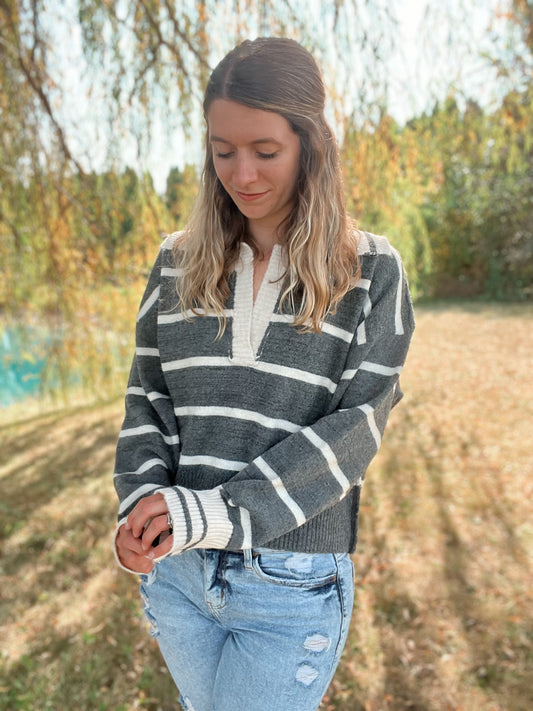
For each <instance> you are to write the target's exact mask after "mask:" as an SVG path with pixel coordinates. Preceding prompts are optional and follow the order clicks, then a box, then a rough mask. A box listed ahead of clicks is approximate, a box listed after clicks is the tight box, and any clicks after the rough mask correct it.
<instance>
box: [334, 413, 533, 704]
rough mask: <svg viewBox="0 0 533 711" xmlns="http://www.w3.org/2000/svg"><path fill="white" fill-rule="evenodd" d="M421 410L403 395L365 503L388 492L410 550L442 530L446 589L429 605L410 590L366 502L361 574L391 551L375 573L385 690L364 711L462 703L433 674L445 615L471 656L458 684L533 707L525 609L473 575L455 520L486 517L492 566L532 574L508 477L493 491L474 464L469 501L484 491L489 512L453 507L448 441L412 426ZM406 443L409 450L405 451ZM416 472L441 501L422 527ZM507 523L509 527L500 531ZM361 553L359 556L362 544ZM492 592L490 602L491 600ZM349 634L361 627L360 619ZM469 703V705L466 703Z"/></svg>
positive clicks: (470, 551) (394, 521) (531, 633)
mask: <svg viewBox="0 0 533 711" xmlns="http://www.w3.org/2000/svg"><path fill="white" fill-rule="evenodd" d="M418 415H419V413H417V412H416V403H413V402H410V403H408V404H406V405H404V409H403V411H402V417H401V418H398V419H396V420H395V424H394V428H393V429H392V431H391V432H389V433H388V435H387V446H386V448H385V451H384V452H383V456H381V459H380V464H379V469H378V470H377V471H376V470H375V471H373V472H372V473H371V476H370V478H369V481H368V482H367V483H365V489H364V494H363V503H364V501H368V500H372V499H374V501H376V502H378V500H379V502H380V503H382V502H383V501H384V500H386V501H387V502H389V509H388V510H389V511H392V514H390V518H389V524H390V527H391V533H393V530H392V529H393V528H395V527H398V529H399V530H402V531H404V532H405V536H404V539H403V540H404V544H406V545H407V546H408V545H409V541H412V542H413V546H412V550H411V551H409V552H407V555H417V553H418V552H419V546H418V544H417V542H418V539H419V538H421V537H422V538H423V537H426V536H429V537H431V538H435V537H437V539H438V540H439V541H442V544H441V551H440V560H442V562H443V565H442V568H441V569H440V570H439V571H438V573H435V575H437V576H438V578H439V590H444V591H445V592H444V593H443V595H442V599H441V600H435V599H433V600H427V601H423V605H422V604H421V602H420V600H418V601H415V600H414V599H413V596H412V594H410V593H409V592H408V591H407V588H408V587H409V586H408V585H407V582H411V581H407V580H403V579H402V578H401V575H399V572H398V570H397V569H395V567H394V564H393V563H391V560H392V559H393V558H394V553H393V551H392V550H391V547H390V546H391V545H392V544H391V543H390V541H389V537H388V536H387V535H386V534H383V533H382V532H380V530H379V528H380V526H379V522H377V521H376V518H375V517H376V513H375V512H374V510H373V507H372V506H370V507H368V508H369V510H368V511H367V512H365V513H364V514H363V519H364V532H362V537H363V538H364V540H365V545H366V544H367V543H368V545H369V548H370V549H371V555H370V557H369V558H368V560H367V570H361V571H360V575H361V578H362V579H363V578H365V577H366V576H367V575H368V574H369V572H370V570H369V569H370V568H372V567H375V568H376V569H377V568H378V567H379V564H380V561H381V562H383V561H385V564H384V565H383V566H382V568H383V570H382V572H380V573H379V574H377V575H375V576H374V578H373V582H372V583H371V587H372V591H373V599H374V601H375V603H374V615H375V627H376V628H377V629H378V630H379V638H380V647H381V654H382V658H383V661H382V665H383V675H384V679H383V692H382V697H381V700H380V701H376V700H374V702H371V701H369V702H367V705H366V706H365V707H364V708H365V711H369V709H370V710H371V711H382V710H385V709H386V710H392V709H398V711H399V710H400V709H410V711H429V710H430V709H446V708H450V709H452V708H458V707H457V706H456V705H455V704H454V701H453V694H452V695H451V696H450V697H449V698H447V693H448V692H447V689H446V687H445V684H444V682H443V680H439V679H438V676H437V675H438V666H439V662H440V657H441V656H442V655H443V651H444V653H445V652H446V645H444V646H443V643H442V624H441V623H443V622H444V623H445V624H446V623H449V624H450V627H451V626H456V625H458V626H459V628H460V636H461V644H462V645H464V646H465V648H466V650H465V654H464V657H465V658H466V659H467V660H468V668H467V669H464V668H463V670H462V672H461V674H462V676H461V678H459V679H457V680H456V682H455V686H461V685H462V686H463V692H464V693H465V694H467V693H468V690H469V689H474V692H475V693H478V694H480V693H481V694H484V695H485V697H486V699H487V704H488V706H487V708H489V707H490V704H491V703H492V704H494V703H495V702H497V703H499V704H500V706H498V707H497V708H501V709H513V711H528V710H529V709H531V708H533V677H532V674H531V640H532V639H533V629H532V627H531V624H530V622H528V621H527V620H528V616H527V611H525V610H519V609H518V610H516V611H515V612H516V615H513V614H512V612H513V610H512V607H513V604H512V597H511V596H510V593H511V592H512V588H511V587H510V588H509V589H508V590H507V591H506V592H507V593H509V594H508V595H505V594H503V595H502V596H501V597H500V598H499V599H497V600H495V599H494V596H493V592H494V591H493V590H492V586H491V583H490V582H486V583H485V587H484V585H483V581H481V582H479V580H475V581H474V582H473V581H472V580H471V579H470V575H469V572H468V571H469V570H471V568H472V563H473V562H475V556H476V546H472V544H471V543H469V542H468V536H465V535H464V534H465V533H466V531H464V530H462V529H461V528H460V527H459V525H458V523H457V522H458V520H462V521H463V522H464V525H465V526H472V525H474V527H475V533H476V535H478V536H479V533H478V531H479V526H480V522H481V524H482V525H485V526H487V535H486V537H485V539H484V542H483V546H484V547H485V548H486V547H487V546H488V547H490V546H493V547H494V550H493V551H492V552H491V554H492V557H491V561H493V564H494V572H495V573H496V571H498V572H499V573H500V574H501V571H504V572H505V570H506V568H507V566H515V567H516V566H517V565H518V566H521V569H522V570H523V573H524V576H526V577H529V575H530V572H529V568H530V565H531V564H530V561H529V557H528V554H527V551H526V550H525V549H524V546H523V544H522V542H521V541H520V540H519V539H518V537H517V535H516V521H515V520H514V519H513V512H512V508H511V507H510V506H508V505H505V501H504V499H505V482H504V481H503V480H501V479H500V472H499V471H491V472H490V481H491V485H490V491H489V492H487V491H486V490H485V488H483V486H482V484H481V483H480V482H477V481H476V480H475V472H473V473H472V482H471V486H470V491H471V501H470V502H467V504H468V505H471V504H472V505H473V504H476V502H477V505H479V502H480V501H481V502H485V501H486V500H488V501H489V504H488V506H486V508H485V510H484V511H483V512H482V513H483V518H480V521H478V522H476V524H472V523H471V518H472V515H471V511H470V509H468V508H467V510H465V511H464V512H458V515H456V516H452V515H451V514H450V502H451V501H453V496H452V494H453V491H452V490H451V489H450V487H451V486H452V484H450V481H449V477H448V473H447V472H446V471H444V470H443V468H442V462H443V461H446V451H445V450H446V443H445V442H443V441H441V438H440V436H439V430H438V426H437V425H436V424H435V426H434V427H433V429H432V439H431V441H430V442H429V443H428V442H423V441H421V439H420V438H419V437H417V434H416V433H417V418H418ZM406 450H408V452H409V453H408V454H407V455H406ZM406 456H407V461H406ZM409 460H411V461H412V462H416V463H417V464H416V466H417V474H416V475H415V474H414V473H412V472H410V470H409V467H408V466H406V464H407V463H408V461H409ZM416 476H422V477H424V478H425V486H426V487H427V488H428V489H429V493H430V497H431V503H432V506H433V507H435V509H436V516H434V518H433V519H431V520H428V521H427V526H428V527H427V529H423V530H417V528H416V525H413V524H412V523H411V519H412V517H413V513H414V509H415V508H416V507H417V506H423V505H424V500H417V482H416ZM469 483H470V482H469ZM456 508H457V505H456ZM491 521H497V522H498V526H499V529H498V530H499V532H500V537H499V538H498V539H497V542H494V541H493V540H492V538H491V536H490V535H489V534H490V525H491V523H490V522H491ZM502 531H503V532H504V535H501V532H502ZM392 537H394V535H393V536H392ZM396 540H398V539H396ZM355 560H356V562H357V554H356V556H355ZM422 564H423V563H422ZM426 564H427V565H428V566H431V565H432V564H433V561H431V560H428V561H426ZM356 567H357V566H356ZM510 585H511V584H510ZM489 598H490V602H487V600H488V599H489ZM356 599H357V586H356ZM356 604H357V603H356ZM351 634H352V635H353V636H356V635H357V629H354V630H353V631H352V633H351ZM445 656H453V650H452V654H451V655H446V654H445ZM528 670H529V671H528ZM358 692H360V693H362V694H363V697H364V690H354V695H357V694H358ZM439 696H440V698H439ZM476 698H477V697H476ZM489 700H490V703H489ZM331 701H332V702H333V706H332V708H346V709H348V708H350V709H351V708H361V709H362V708H363V707H362V706H359V707H358V706H357V704H358V703H359V700H357V699H350V701H349V703H348V704H347V705H346V706H335V697H334V695H333V697H332V698H331ZM350 704H352V705H350ZM353 704H355V705H353ZM461 708H463V706H461ZM464 708H470V707H468V705H467V706H464ZM471 708H474V706H472V707H471ZM476 708H477V706H476Z"/></svg>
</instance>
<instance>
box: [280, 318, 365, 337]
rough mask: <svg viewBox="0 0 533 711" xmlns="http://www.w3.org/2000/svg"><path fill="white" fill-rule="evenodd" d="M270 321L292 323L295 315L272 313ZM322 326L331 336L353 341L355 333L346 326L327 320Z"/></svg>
mask: <svg viewBox="0 0 533 711" xmlns="http://www.w3.org/2000/svg"><path fill="white" fill-rule="evenodd" d="M270 322H271V323H288V324H291V323H293V322H294V316H293V315H292V314H272V317H271V319H270ZM320 326H321V328H322V331H323V332H324V333H327V334H328V335H329V336H334V337H335V338H340V339H341V340H343V341H346V343H351V342H352V340H353V333H352V332H351V331H347V330H346V329H344V328H340V327H339V326H334V325H333V324H332V323H328V322H327V321H326V322H322V323H321V324H320Z"/></svg>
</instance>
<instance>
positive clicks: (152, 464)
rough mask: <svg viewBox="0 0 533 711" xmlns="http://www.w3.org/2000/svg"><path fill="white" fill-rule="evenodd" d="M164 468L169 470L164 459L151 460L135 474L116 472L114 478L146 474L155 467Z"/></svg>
mask: <svg viewBox="0 0 533 711" xmlns="http://www.w3.org/2000/svg"><path fill="white" fill-rule="evenodd" d="M160 465H161V466H163V467H164V468H165V469H168V467H167V465H166V464H165V462H164V461H163V460H162V459H159V458H155V459H149V460H148V461H146V462H145V463H144V464H142V465H141V466H140V467H139V468H138V469H136V470H135V471H134V472H115V473H114V474H113V477H114V478H117V477H119V476H125V475H126V474H144V472H147V471H148V470H149V469H152V468H153V467H158V466H160Z"/></svg>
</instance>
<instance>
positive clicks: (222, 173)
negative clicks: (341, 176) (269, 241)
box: [207, 99, 300, 236]
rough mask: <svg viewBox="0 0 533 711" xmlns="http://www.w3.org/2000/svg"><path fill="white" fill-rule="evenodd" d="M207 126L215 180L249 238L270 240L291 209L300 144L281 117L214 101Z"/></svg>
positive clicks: (234, 103)
mask: <svg viewBox="0 0 533 711" xmlns="http://www.w3.org/2000/svg"><path fill="white" fill-rule="evenodd" d="M207 123H208V129H209V140H210V143H211V148H212V151H213V162H214V166H215V171H216V174H217V176H218V179H219V180H220V182H221V183H222V185H223V186H224V188H225V190H226V191H227V193H228V194H229V195H230V197H231V199H232V200H233V202H234V203H235V204H236V205H237V207H238V208H239V210H240V211H241V212H242V214H243V215H245V217H247V218H248V222H249V226H250V231H251V233H252V236H255V235H254V231H256V233H258V232H259V231H261V233H262V234H265V232H268V231H270V230H272V234H273V235H274V233H275V230H276V228H277V227H278V225H279V224H280V223H281V222H282V220H284V219H285V217H287V215H288V214H289V212H290V210H291V208H292V206H293V204H294V195H295V190H296V181H297V178H298V172H299V156H300V139H299V138H298V136H297V135H296V133H294V131H293V130H292V128H291V127H290V125H289V123H288V121H287V120H286V119H285V118H283V116H281V115H280V114H276V113H274V112H272V111H262V110H260V109H252V108H250V107H248V106H244V105H243V104H238V103H236V102H235V101H229V100H227V99H215V100H214V101H213V103H212V104H211V106H210V108H209V111H208V114H207Z"/></svg>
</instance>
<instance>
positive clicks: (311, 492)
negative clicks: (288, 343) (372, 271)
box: [161, 254, 414, 553]
mask: <svg viewBox="0 0 533 711" xmlns="http://www.w3.org/2000/svg"><path fill="white" fill-rule="evenodd" d="M369 297H370V303H371V309H368V310H367V311H366V314H365V320H364V322H363V324H361V325H360V326H359V328H358V329H357V334H354V340H353V342H352V345H351V347H350V351H349V355H348V358H347V361H346V364H345V370H344V373H343V376H342V378H341V381H340V382H339V385H338V388H337V391H336V393H335V396H334V401H333V405H332V407H331V411H330V412H329V413H328V414H326V415H325V416H324V417H322V418H321V419H319V420H318V421H317V422H315V423H314V424H313V425H311V426H309V427H304V428H302V429H301V430H299V431H298V432H295V433H294V434H291V435H289V436H288V437H286V438H285V439H284V440H282V441H281V442H279V443H278V444H276V445H275V446H274V447H272V448H271V449H269V450H268V451H266V452H264V453H263V454H262V456H260V457H257V458H256V459H255V460H254V461H253V462H251V463H250V464H248V465H247V466H246V467H245V468H244V469H242V470H241V471H240V472H238V473H237V474H235V475H234V476H233V477H232V478H231V479H230V480H229V481H227V482H226V483H224V484H222V485H221V486H220V487H218V488H217V489H213V490H209V491H191V490H187V489H183V488H182V487H171V488H167V489H163V490H162V492H161V493H162V494H163V496H164V497H165V499H166V501H167V504H168V508H169V510H170V512H171V515H172V519H173V520H174V521H176V520H180V519H181V520H183V519H184V518H185V519H187V521H188V526H187V535H186V536H185V537H184V538H182V540H181V541H180V542H178V540H175V541H174V545H173V548H172V553H179V552H180V551H181V550H184V549H186V548H193V547H215V548H216V547H219V548H223V547H228V548H230V549H231V550H236V549H241V548H248V547H251V546H261V545H267V544H268V542H269V541H272V540H273V539H275V538H277V537H279V536H281V535H283V534H284V533H287V532H289V531H291V530H293V529H295V528H297V527H298V526H301V525H302V524H304V523H305V522H306V521H309V520H310V519H312V518H313V517H315V516H317V515H318V514H320V513H321V512H322V511H324V510H325V509H327V508H329V507H331V506H333V505H335V504H336V503H338V502H339V501H340V500H342V499H343V498H344V497H345V496H346V495H347V494H348V493H349V492H350V491H351V490H352V489H353V488H354V487H355V486H360V485H361V483H362V481H363V478H364V475H365V471H366V469H367V467H368V465H369V463H370V461H371V460H372V458H373V457H374V456H375V454H376V452H377V451H378V449H379V446H380V443H381V437H382V435H383V431H384V429H385V425H386V422H387V419H388V415H389V412H390V409H391V408H392V407H393V405H395V404H396V403H397V402H398V401H399V399H400V398H401V391H400V389H399V383H398V379H399V374H400V371H401V369H402V366H403V363H404V361H405V357H406V354H407V350H408V346H409V342H410V338H411V335H412V330H413V327H414V323H413V315H412V307H411V302H410V297H409V292H408V288H407V283H406V281H405V276H404V273H403V267H402V265H401V262H400V260H399V257H397V255H396V256H395V255H394V254H393V255H388V256H387V257H383V258H382V262H381V273H380V275H379V278H376V279H374V280H373V281H372V285H371V290H370V293H369ZM215 496H217V497H218V498H217V503H216V506H214V505H213V504H214V497H215ZM220 497H221V499H222V502H223V504H224V505H225V511H224V510H223V509H222V508H221V507H220ZM223 518H226V519H229V521H230V522H231V528H232V531H231V536H230V539H229V541H228V540H227V539H225V540H224V541H217V540H216V539H215V540H213V539H212V538H211V539H209V544H208V543H207V542H206V532H207V531H209V530H210V529H211V526H212V524H213V522H215V521H216V520H217V519H218V520H219V521H220V520H222V519H223ZM224 530H226V531H228V530H229V529H228V528H225V529H224Z"/></svg>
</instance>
